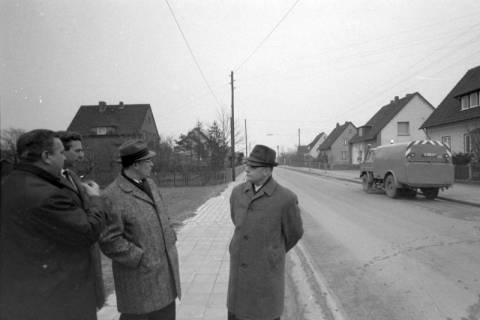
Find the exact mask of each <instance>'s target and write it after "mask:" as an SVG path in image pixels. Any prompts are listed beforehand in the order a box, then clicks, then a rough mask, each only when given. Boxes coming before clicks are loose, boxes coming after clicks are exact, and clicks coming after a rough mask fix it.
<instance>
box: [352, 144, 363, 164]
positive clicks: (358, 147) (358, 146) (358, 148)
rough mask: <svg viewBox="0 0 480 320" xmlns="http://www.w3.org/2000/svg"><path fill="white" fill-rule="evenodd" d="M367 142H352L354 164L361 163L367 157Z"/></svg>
mask: <svg viewBox="0 0 480 320" xmlns="http://www.w3.org/2000/svg"><path fill="white" fill-rule="evenodd" d="M364 150H365V143H364V142H357V143H353V144H352V154H351V157H352V164H359V163H361V162H362V161H363V159H365V153H364ZM360 151H362V156H361V159H360V158H359V156H360Z"/></svg>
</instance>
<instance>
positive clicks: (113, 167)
mask: <svg viewBox="0 0 480 320" xmlns="http://www.w3.org/2000/svg"><path fill="white" fill-rule="evenodd" d="M67 130H69V131H75V132H78V133H80V134H81V135H82V136H83V140H84V148H85V151H86V152H85V154H86V158H87V160H88V161H86V163H85V167H84V168H83V169H84V170H83V171H84V173H87V174H88V176H91V177H93V178H95V179H97V180H99V182H100V183H102V184H105V183H108V182H110V181H111V180H112V179H113V178H114V177H115V176H116V175H117V173H118V170H119V168H120V165H119V164H118V147H119V146H120V145H121V144H122V143H123V142H124V141H125V140H127V139H133V138H139V139H143V140H144V141H146V142H147V143H148V145H149V148H151V149H154V150H155V149H156V148H158V145H159V142H160V136H159V134H158V130H157V126H156V124H155V119H154V117H153V113H152V108H151V107H150V105H149V104H124V103H123V102H120V103H119V104H118V105H107V104H106V103H105V102H103V101H101V102H100V103H99V104H98V105H90V106H81V107H80V108H79V109H78V111H77V114H76V115H75V117H74V118H73V120H72V122H71V123H70V125H69V126H68V129H67Z"/></svg>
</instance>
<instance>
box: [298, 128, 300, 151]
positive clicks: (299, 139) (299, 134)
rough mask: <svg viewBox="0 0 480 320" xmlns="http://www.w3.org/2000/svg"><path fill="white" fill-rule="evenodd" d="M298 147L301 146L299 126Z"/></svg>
mask: <svg viewBox="0 0 480 320" xmlns="http://www.w3.org/2000/svg"><path fill="white" fill-rule="evenodd" d="M298 147H299V148H300V128H298Z"/></svg>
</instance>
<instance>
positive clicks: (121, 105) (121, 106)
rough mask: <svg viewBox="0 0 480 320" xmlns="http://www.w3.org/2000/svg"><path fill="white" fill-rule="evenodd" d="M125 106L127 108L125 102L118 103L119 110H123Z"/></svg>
mask: <svg viewBox="0 0 480 320" xmlns="http://www.w3.org/2000/svg"><path fill="white" fill-rule="evenodd" d="M124 106H125V105H124V104H123V101H120V102H119V103H118V108H119V109H123V107H124Z"/></svg>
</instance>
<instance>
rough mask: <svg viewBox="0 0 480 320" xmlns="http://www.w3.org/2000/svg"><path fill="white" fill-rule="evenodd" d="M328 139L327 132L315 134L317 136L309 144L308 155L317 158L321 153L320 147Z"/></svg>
mask: <svg viewBox="0 0 480 320" xmlns="http://www.w3.org/2000/svg"><path fill="white" fill-rule="evenodd" d="M326 139H327V135H326V134H325V132H321V133H319V134H317V135H316V136H315V138H314V139H313V140H312V142H310V143H309V144H308V145H307V149H308V151H307V153H306V154H305V155H306V156H308V157H310V158H312V159H317V157H318V155H319V154H320V151H319V150H318V147H319V146H320V145H321V144H322V143H323V141H325V140H326Z"/></svg>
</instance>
